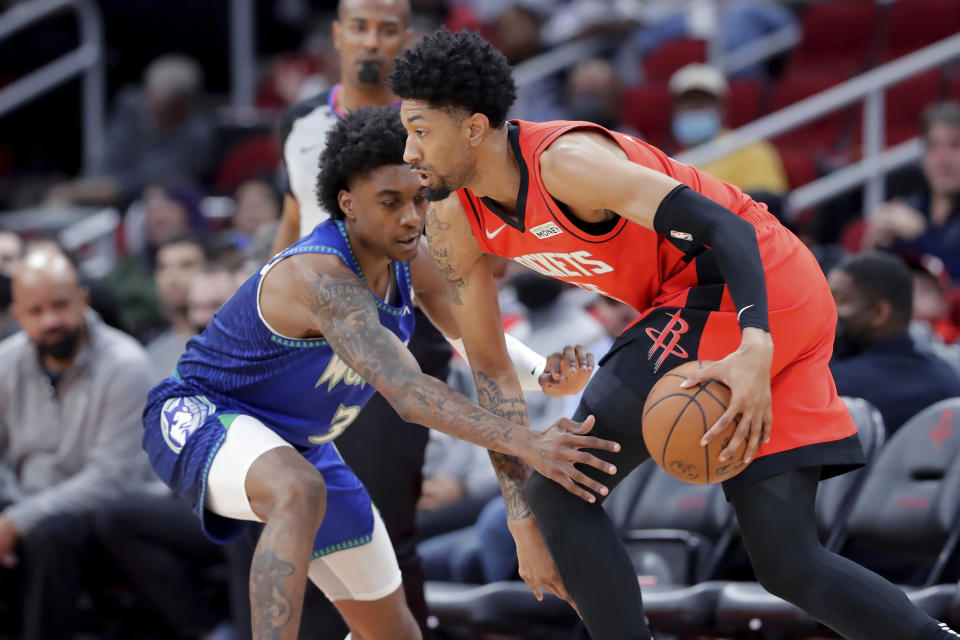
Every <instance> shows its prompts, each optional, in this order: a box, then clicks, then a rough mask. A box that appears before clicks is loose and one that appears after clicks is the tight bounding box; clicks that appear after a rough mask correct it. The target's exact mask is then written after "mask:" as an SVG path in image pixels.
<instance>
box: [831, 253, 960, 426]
mask: <svg viewBox="0 0 960 640" xmlns="http://www.w3.org/2000/svg"><path fill="white" fill-rule="evenodd" d="M829 281H830V289H831V290H832V291H833V297H834V300H836V303H837V315H838V316H839V319H838V322H837V340H836V343H835V344H834V358H833V361H832V362H831V364H830V370H831V371H832V372H833V377H834V379H835V380H836V383H837V391H838V392H839V393H840V394H841V395H845V396H855V397H860V398H864V399H865V400H867V401H869V402H871V403H872V404H873V405H875V406H876V407H877V408H878V409H879V410H880V413H881V414H882V415H883V421H884V424H885V425H886V427H887V435H888V437H889V436H890V435H892V434H893V433H894V432H895V431H896V430H897V429H899V428H900V427H901V425H903V423H904V422H906V421H907V420H909V419H910V418H911V417H913V416H914V415H916V414H917V413H919V412H920V411H921V410H923V409H925V408H926V407H928V406H930V405H931V404H933V403H935V402H937V401H939V400H943V399H945V398H951V397H954V396H960V379H958V378H957V374H956V373H955V372H954V370H953V369H952V368H951V367H950V365H949V364H947V362H945V361H944V360H942V359H940V358H939V357H937V356H935V355H933V354H932V353H929V352H925V351H922V350H920V349H918V348H917V346H916V345H915V344H914V342H913V339H912V338H911V337H910V335H909V333H908V331H907V328H908V326H909V324H910V315H911V309H912V307H913V280H912V276H911V274H910V270H909V268H907V266H906V264H904V263H903V261H902V260H901V259H900V258H898V257H896V256H893V255H889V254H884V253H874V252H869V253H861V254H857V255H854V256H850V257H848V258H847V259H846V260H844V261H843V262H841V263H840V264H839V265H838V266H837V267H836V268H834V269H833V271H831V272H830V276H829Z"/></svg>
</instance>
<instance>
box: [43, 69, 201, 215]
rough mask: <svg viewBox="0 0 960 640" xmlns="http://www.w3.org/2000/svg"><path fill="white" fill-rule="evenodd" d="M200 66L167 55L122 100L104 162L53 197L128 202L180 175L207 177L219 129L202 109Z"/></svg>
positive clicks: (79, 201) (94, 202) (77, 201)
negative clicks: (139, 86) (155, 185)
mask: <svg viewBox="0 0 960 640" xmlns="http://www.w3.org/2000/svg"><path fill="white" fill-rule="evenodd" d="M202 93H203V77H202V72H201V70H200V67H199V66H198V65H197V63H196V62H194V61H193V60H192V59H190V58H188V57H186V56H181V55H165V56H161V57H159V58H157V59H156V60H154V61H153V62H152V63H150V66H148V67H147V69H146V71H145V72H144V77H143V88H142V89H127V90H125V91H123V92H121V93H120V95H119V97H118V98H117V106H116V109H115V112H114V114H113V117H112V118H111V120H110V122H109V125H108V131H107V138H106V143H105V148H104V154H103V161H102V162H101V164H100V166H99V167H97V168H96V169H95V170H94V171H93V172H92V173H91V174H90V175H89V176H87V177H84V178H81V179H79V180H74V181H72V182H67V183H64V184H60V185H58V186H56V187H54V188H53V190H52V191H51V193H50V199H51V200H54V201H67V202H71V203H75V204H92V205H122V204H124V203H127V202H130V201H131V200H133V199H134V198H135V197H136V196H137V194H139V193H140V192H141V191H143V189H144V188H145V187H146V186H147V185H149V184H151V183H156V182H160V181H164V180H169V179H171V178H174V177H181V178H182V177H185V178H190V179H196V180H199V179H202V178H203V177H204V175H205V174H206V173H207V172H208V171H209V170H210V168H211V163H212V161H213V156H214V147H215V130H214V126H213V123H212V121H211V120H210V119H209V118H208V117H207V116H206V115H204V114H203V113H202V112H201V110H200V108H199V101H200V98H201V96H202Z"/></svg>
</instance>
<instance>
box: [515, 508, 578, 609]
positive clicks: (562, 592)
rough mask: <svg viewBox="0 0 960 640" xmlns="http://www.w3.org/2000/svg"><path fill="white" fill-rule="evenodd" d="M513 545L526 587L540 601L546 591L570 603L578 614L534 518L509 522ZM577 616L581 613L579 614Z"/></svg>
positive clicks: (529, 517)
mask: <svg viewBox="0 0 960 640" xmlns="http://www.w3.org/2000/svg"><path fill="white" fill-rule="evenodd" d="M507 526H508V527H509V528H510V533H511V534H513V541H514V543H515V544H516V545H517V560H518V561H519V564H520V577H521V578H523V581H524V582H526V583H527V586H528V587H529V588H530V591H532V592H533V595H534V596H536V598H537V600H540V601H541V602H542V601H543V592H542V591H541V590H540V589H541V588H543V590H545V591H549V592H550V593H552V594H553V595H555V596H557V597H558V598H562V599H563V600H566V601H567V603H568V604H569V605H570V606H571V607H573V610H574V611H577V605H576V604H575V603H574V602H573V598H571V597H570V594H568V593H567V590H566V589H565V588H564V587H563V580H561V579H560V573H559V572H558V571H557V565H556V564H554V562H553V557H552V556H551V555H550V551H549V550H548V549H547V545H546V543H545V542H544V541H543V536H542V535H541V534H540V527H539V526H538V525H537V520H536V518H534V517H533V516H528V517H526V518H523V519H521V520H511V521H509V522H507ZM577 615H580V612H579V611H577Z"/></svg>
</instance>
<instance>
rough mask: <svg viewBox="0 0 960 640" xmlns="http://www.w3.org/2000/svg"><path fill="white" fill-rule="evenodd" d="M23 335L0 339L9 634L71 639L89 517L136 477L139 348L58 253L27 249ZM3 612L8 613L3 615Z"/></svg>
mask: <svg viewBox="0 0 960 640" xmlns="http://www.w3.org/2000/svg"><path fill="white" fill-rule="evenodd" d="M12 311H13V314H14V316H15V317H16V319H17V321H18V322H19V323H20V326H21V327H22V328H23V331H22V332H20V333H18V334H16V335H14V336H11V337H10V338H7V339H6V340H4V341H3V342H0V362H2V363H3V366H2V367H0V504H4V503H5V508H4V509H3V511H2V512H0V564H2V567H0V584H2V585H4V586H5V587H9V589H10V591H9V597H8V595H7V594H4V602H3V604H4V605H6V606H7V607H10V608H11V609H13V608H15V607H16V603H15V600H14V599H15V598H16V597H17V594H19V595H20V596H21V597H22V613H23V629H22V631H21V633H20V635H19V636H18V637H20V638H25V639H28V640H32V639H34V638H67V637H72V635H73V630H74V629H73V623H74V616H73V614H74V607H75V604H76V600H77V595H78V593H79V592H80V590H81V586H82V584H83V580H82V576H83V575H84V565H83V561H84V559H85V558H89V557H90V554H89V553H88V552H87V549H88V548H89V546H90V545H91V544H92V540H93V536H92V512H93V510H94V509H95V508H96V507H97V506H99V505H101V504H103V503H105V502H106V501H108V500H110V499H112V498H114V497H116V496H118V495H120V494H121V493H123V492H124V491H127V490H129V489H131V488H136V487H137V486H138V485H139V482H140V480H141V479H142V478H144V477H145V475H144V472H145V459H144V457H143V454H142V453H141V451H140V433H141V431H140V429H139V422H140V413H141V411H142V410H143V402H144V398H145V396H146V393H147V391H148V390H149V388H150V384H151V381H152V378H153V372H152V368H151V366H150V362H149V361H148V359H147V356H146V353H145V352H144V351H143V349H142V348H141V347H140V345H139V344H137V342H136V341H134V340H133V339H132V338H130V337H129V336H126V335H124V334H123V333H121V332H119V331H117V330H115V329H112V328H110V327H108V326H106V325H105V324H104V323H103V322H102V321H101V320H100V318H99V317H98V316H97V315H96V314H95V313H93V312H92V311H90V309H89V308H88V296H87V291H86V290H85V289H83V288H82V287H81V286H80V284H79V283H78V280H77V272H76V270H75V269H74V267H73V265H72V264H71V263H70V261H69V260H68V259H67V258H66V256H64V255H63V254H62V253H60V252H58V251H55V250H51V249H35V250H33V251H31V252H30V253H28V254H27V255H26V257H25V258H24V259H23V261H22V263H21V265H20V268H19V269H18V271H17V273H16V275H15V276H14V280H13V307H12ZM0 617H6V616H0Z"/></svg>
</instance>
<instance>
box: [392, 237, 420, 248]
mask: <svg viewBox="0 0 960 640" xmlns="http://www.w3.org/2000/svg"><path fill="white" fill-rule="evenodd" d="M419 239H420V234H415V235H412V236H408V237H407V238H405V239H402V240H397V244H399V245H401V246H402V247H403V248H404V249H415V248H416V247H417V241H418V240H419Z"/></svg>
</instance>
